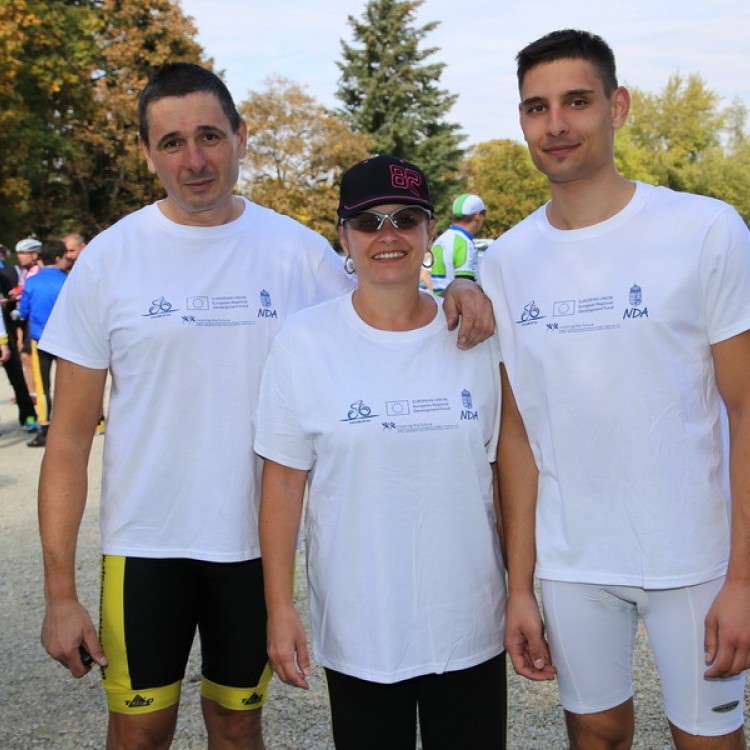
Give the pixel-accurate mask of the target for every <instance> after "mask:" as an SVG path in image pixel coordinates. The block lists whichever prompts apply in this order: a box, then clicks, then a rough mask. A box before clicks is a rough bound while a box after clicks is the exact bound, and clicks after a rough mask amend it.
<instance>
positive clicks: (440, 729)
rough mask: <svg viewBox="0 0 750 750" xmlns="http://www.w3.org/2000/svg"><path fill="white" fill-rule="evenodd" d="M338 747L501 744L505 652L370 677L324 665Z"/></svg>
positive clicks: (483, 747)
mask: <svg viewBox="0 0 750 750" xmlns="http://www.w3.org/2000/svg"><path fill="white" fill-rule="evenodd" d="M326 677H327V679H328V696H329V699H330V702H331V720H332V723H333V740H334V743H335V745H336V750H385V748H387V750H414V748H415V746H416V742H417V716H419V728H420V734H421V736H422V746H423V748H424V750H462V748H467V750H468V748H471V750H503V749H504V748H505V737H506V728H507V701H506V673H505V654H501V655H500V656H496V657H495V658H494V659H490V660H489V661H486V662H484V663H483V664H479V665H477V666H476V667H470V668H469V669H461V670H458V671H455V672H444V673H443V674H428V675H423V676H420V677H413V678H411V679H409V680H403V681H401V682H396V683H393V684H387V685H384V684H381V683H377V682H368V681H367V680H360V679H358V678H356V677H350V676H349V675H345V674H341V673H340V672H334V671H333V670H332V669H326Z"/></svg>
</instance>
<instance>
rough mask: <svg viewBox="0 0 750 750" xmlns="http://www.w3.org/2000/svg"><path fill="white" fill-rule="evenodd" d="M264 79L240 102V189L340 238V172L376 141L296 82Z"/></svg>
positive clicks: (365, 153)
mask: <svg viewBox="0 0 750 750" xmlns="http://www.w3.org/2000/svg"><path fill="white" fill-rule="evenodd" d="M265 83H266V89H265V90H264V91H260V92H253V91H251V92H250V95H249V97H248V99H247V100H246V101H245V102H243V103H242V105H241V106H240V112H241V113H242V116H243V117H244V118H245V122H246V123H247V127H248V151H247V156H246V157H245V159H244V160H243V165H242V167H243V169H242V181H241V185H240V188H241V191H242V192H243V193H245V194H247V195H248V196H249V197H251V198H252V199H253V200H254V201H255V202H256V203H260V204H261V205H264V206H268V207H269V208H273V209H274V210H276V211H279V212H280V213H284V214H287V215H288V216H292V217H293V218H295V219H297V220H298V221H301V222H302V223H303V224H305V225H307V226H309V227H310V228H312V229H314V230H316V231H317V232H320V233H321V234H323V235H324V236H325V237H327V238H328V240H329V241H331V242H335V240H336V208H337V206H338V184H339V179H340V177H341V173H342V172H343V170H344V169H345V168H346V167H348V166H349V165H350V164H354V163H356V162H358V161H360V160H361V159H365V158H367V155H368V153H369V148H370V146H371V139H370V137H369V136H368V135H366V134H362V133H354V132H352V131H351V130H350V129H349V128H348V126H347V125H346V124H345V123H344V122H343V121H342V120H341V118H340V117H339V116H338V115H336V114H334V113H333V112H329V111H328V110H326V109H325V108H324V107H323V106H321V105H320V104H318V102H316V101H315V100H314V99H313V98H312V97H311V96H310V95H309V94H307V93H306V91H305V90H304V89H303V88H302V87H301V86H299V85H297V84H295V83H293V82H292V81H289V80H287V79H285V78H278V77H272V78H269V79H268V80H267V81H266V82H265Z"/></svg>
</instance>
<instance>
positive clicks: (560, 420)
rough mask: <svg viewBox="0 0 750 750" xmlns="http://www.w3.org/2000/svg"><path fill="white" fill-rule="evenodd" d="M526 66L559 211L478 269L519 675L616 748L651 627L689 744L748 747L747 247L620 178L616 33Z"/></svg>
mask: <svg viewBox="0 0 750 750" xmlns="http://www.w3.org/2000/svg"><path fill="white" fill-rule="evenodd" d="M517 59H518V80H519V89H520V94H521V104H520V106H519V111H520V121H521V126H522V129H523V132H524V137H525V139H526V141H527V144H528V147H529V152H530V154H531V157H532V159H533V161H534V163H535V165H536V166H537V168H538V169H539V170H540V171H541V172H543V173H544V174H545V175H546V176H547V177H548V179H549V184H550V190H551V194H552V200H551V201H550V202H549V203H548V204H547V205H546V206H544V207H542V208H540V209H539V210H538V211H536V212H535V213H534V214H532V215H531V216H530V217H528V218H527V219H526V220H525V221H523V222H521V223H520V224H519V225H518V226H516V227H514V228H513V229H512V230H511V231H509V232H507V233H506V234H505V235H503V237H502V238H500V239H499V240H498V241H497V242H496V243H495V244H494V245H493V246H492V247H491V249H490V250H489V251H488V253H487V255H486V256H485V258H484V259H483V272H482V281H483V285H484V288H485V290H486V291H487V293H488V294H489V296H490V298H491V299H492V301H493V304H494V306H495V314H496V317H497V320H498V327H499V330H500V338H501V345H502V350H503V351H502V354H503V361H504V368H503V419H502V427H501V431H500V434H501V440H500V445H499V449H498V459H499V475H500V478H501V496H502V503H503V520H504V524H505V534H506V539H507V564H508V576H509V579H508V582H509V600H508V609H507V621H506V648H507V649H508V653H509V655H510V657H511V659H512V662H513V665H514V667H515V669H516V671H517V672H518V673H519V674H522V675H524V676H526V677H528V678H530V679H536V680H544V679H554V678H555V677H557V679H558V684H559V687H560V695H561V701H562V705H563V708H564V709H565V713H566V721H567V727H568V733H569V736H570V741H571V747H572V748H574V750H583V749H584V748H585V750H614V749H615V748H617V749H618V750H619V749H620V748H627V747H630V746H631V744H632V740H633V732H634V727H633V700H632V696H633V688H632V680H631V663H632V653H633V645H634V639H635V631H636V625H637V623H638V620H639V618H640V619H642V621H643V623H644V625H645V627H646V629H647V631H648V633H649V637H650V640H651V642H652V646H653V649H654V653H655V656H656V662H657V665H658V668H659V674H660V678H661V685H662V690H663V694H664V703H665V708H666V713H667V716H668V718H669V721H670V727H671V731H672V735H673V738H674V741H675V745H676V747H677V748H678V749H679V750H697V748H712V749H718V748H722V749H728V748H744V747H745V741H744V738H743V728H742V725H743V685H744V675H743V672H744V670H745V669H746V668H747V667H748V666H750V380H749V379H748V372H750V330H749V329H750V235H748V232H747V228H746V226H745V225H744V223H743V221H742V220H741V218H740V217H739V216H738V214H737V213H736V211H734V209H732V208H731V207H730V206H728V205H727V204H725V203H722V202H720V201H716V200H714V199H710V198H704V197H699V196H694V195H689V194H685V193H677V192H674V191H671V190H667V189H666V188H655V187H653V186H650V185H644V184H642V183H634V182H631V181H629V180H627V179H625V178H624V177H623V176H622V175H620V174H619V173H618V172H617V169H616V167H615V163H614V157H613V152H614V147H613V144H614V135H615V131H616V130H617V129H619V128H620V127H622V126H623V124H624V123H625V120H626V118H627V115H628V110H629V105H630V98H629V95H628V92H627V91H626V90H625V89H624V88H622V87H620V86H618V84H617V80H616V73H615V62H614V56H613V54H612V51H611V50H610V48H609V47H608V46H607V45H606V43H605V42H604V41H603V40H602V39H600V38H599V37H597V36H595V35H593V34H590V33H588V32H580V31H575V30H566V31H559V32H553V33H551V34H548V35H547V36H545V37H543V38H541V39H539V40H537V41H536V42H534V43H532V44H530V45H529V46H528V47H526V48H525V49H524V50H522V51H521V52H520V53H519V55H518V58H517ZM724 411H726V415H728V425H729V436H730V443H729V450H728V455H727V453H726V452H725V444H724V440H723V435H722V419H723V416H724ZM727 457H728V459H729V465H730V469H729V472H727V468H726V459H727ZM535 569H536V575H537V576H538V578H539V579H540V580H541V586H542V598H543V601H544V614H545V625H546V630H547V637H548V640H549V647H548V645H547V641H546V640H545V638H544V629H543V625H542V620H541V617H540V613H539V610H538V606H537V602H536V599H535V597H534V591H533V585H532V581H533V575H534V572H535Z"/></svg>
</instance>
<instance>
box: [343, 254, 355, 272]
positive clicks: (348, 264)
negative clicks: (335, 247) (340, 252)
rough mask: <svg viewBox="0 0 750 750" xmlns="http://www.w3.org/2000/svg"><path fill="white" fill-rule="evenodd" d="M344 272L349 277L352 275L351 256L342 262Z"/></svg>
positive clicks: (352, 262)
mask: <svg viewBox="0 0 750 750" xmlns="http://www.w3.org/2000/svg"><path fill="white" fill-rule="evenodd" d="M344 270H345V271H346V272H347V273H348V274H349V275H350V276H351V275H352V274H353V273H354V261H353V260H352V256H351V255H347V256H346V260H345V261H344Z"/></svg>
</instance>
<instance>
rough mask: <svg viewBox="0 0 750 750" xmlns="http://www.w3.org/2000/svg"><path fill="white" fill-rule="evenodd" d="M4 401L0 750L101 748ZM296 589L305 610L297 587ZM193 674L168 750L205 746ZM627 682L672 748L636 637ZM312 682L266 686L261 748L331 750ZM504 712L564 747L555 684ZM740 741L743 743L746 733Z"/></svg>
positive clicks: (316, 682)
mask: <svg viewBox="0 0 750 750" xmlns="http://www.w3.org/2000/svg"><path fill="white" fill-rule="evenodd" d="M10 397H11V391H10V388H9V386H8V382H7V379H6V378H5V376H4V375H0V430H2V432H3V434H2V435H0V603H1V604H0V633H1V634H2V637H1V640H0V665H1V668H2V670H3V673H4V674H5V677H6V688H5V689H4V691H3V699H2V711H0V750H31V749H32V748H34V749H37V748H38V749H42V748H43V749H44V750H81V749H82V748H102V747H104V735H105V728H106V708H105V701H104V696H103V693H102V690H101V688H100V686H99V679H98V677H97V675H96V673H92V674H90V675H88V676H87V677H86V678H84V679H82V680H75V679H73V678H71V677H69V676H68V675H67V674H66V673H65V672H64V671H63V669H62V667H60V666H59V665H58V664H57V663H56V662H53V661H52V660H51V659H50V658H49V657H47V655H46V654H45V653H44V651H43V649H42V647H41V646H40V644H39V627H40V623H41V618H42V611H43V600H42V574H41V562H40V552H39V544H38V539H37V528H36V483H37V476H38V471H39V464H40V461H41V458H42V449H39V448H33V449H32V448H28V447H27V446H26V441H27V439H28V435H27V434H26V433H25V432H23V431H22V430H21V429H20V428H18V426H17V424H16V421H15V419H16V410H15V407H14V406H13V405H12V404H11V402H10ZM104 440H106V438H96V439H95V441H94V448H93V455H92V461H91V472H90V474H91V481H90V500H89V505H88V508H87V511H86V514H85V517H84V521H83V529H82V533H81V537H80V541H79V559H78V562H77V569H78V572H79V591H80V595H81V597H82V599H83V601H84V603H85V604H86V605H87V606H88V607H90V608H91V610H92V611H93V612H94V613H96V610H97V605H98V598H97V597H98V582H99V581H98V559H99V555H98V549H97V542H98V528H97V518H96V516H97V496H98V491H99V471H100V466H101V451H102V446H103V443H104ZM302 569H303V565H299V566H298V570H299V571H302ZM298 591H299V599H300V603H301V604H303V603H304V599H305V594H304V584H303V583H302V581H300V583H299V585H298ZM94 619H95V620H96V615H94ZM199 671H200V670H199V667H198V661H197V655H196V654H195V652H194V653H193V655H192V657H191V661H190V664H189V666H188V672H187V676H186V680H185V685H184V690H183V698H182V710H181V713H180V718H179V723H178V728H177V733H176V737H175V741H174V743H173V749H174V750H200V749H202V748H205V735H204V732H203V724H202V721H201V718H200V710H199V708H198V680H199ZM511 672H512V670H511ZM635 675H636V691H637V692H636V720H637V725H638V726H637V732H636V741H635V747H636V748H641V749H643V750H662V749H663V748H670V747H671V746H672V745H671V742H670V739H669V731H668V728H667V723H666V721H665V720H664V718H663V717H662V714H661V707H660V698H659V692H658V684H657V682H656V677H655V670H654V666H653V662H652V661H651V658H650V655H649V654H648V653H647V651H646V650H645V648H644V644H643V638H641V637H639V647H638V652H637V654H636V670H635ZM311 685H312V687H311V689H310V691H309V692H303V691H299V690H293V689H291V688H288V687H287V686H285V685H282V684H281V683H280V682H278V681H276V682H275V683H274V689H273V692H272V695H271V698H270V700H269V702H268V704H267V707H266V708H265V709H264V714H265V718H264V721H265V735H266V745H267V748H268V750H297V749H301V748H311V749H313V750H330V749H331V748H332V747H333V744H332V742H331V740H330V732H329V726H328V710H327V703H326V695H325V684H324V679H323V676H322V673H321V671H320V670H316V671H315V672H314V674H313V677H312V679H311ZM749 694H750V693H746V696H747V695H749ZM746 704H747V700H746ZM459 706H460V702H459ZM509 714H510V722H509V723H510V727H509V729H510V734H509V743H508V746H509V748H511V750H552V749H555V750H556V749H558V748H564V747H565V746H566V742H565V732H564V726H563V720H562V712H561V710H560V708H559V705H558V702H557V695H556V691H555V687H554V685H550V684H531V683H529V682H527V681H525V680H521V679H520V678H517V677H515V676H514V675H512V674H511V676H510V678H509ZM747 726H748V725H746V727H747ZM746 734H747V735H748V737H749V738H750V730H748V729H747V728H746ZM384 750H385V749H384ZM456 750H471V748H457V749H456Z"/></svg>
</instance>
